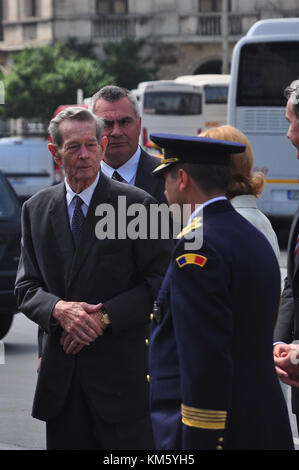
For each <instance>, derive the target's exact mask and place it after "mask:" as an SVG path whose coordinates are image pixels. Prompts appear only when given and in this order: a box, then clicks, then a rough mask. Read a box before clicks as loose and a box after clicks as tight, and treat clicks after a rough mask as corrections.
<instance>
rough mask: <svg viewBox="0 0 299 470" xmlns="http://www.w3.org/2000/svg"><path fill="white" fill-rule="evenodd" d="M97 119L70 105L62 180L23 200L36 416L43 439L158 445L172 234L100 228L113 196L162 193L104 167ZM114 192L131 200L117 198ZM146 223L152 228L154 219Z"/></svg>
mask: <svg viewBox="0 0 299 470" xmlns="http://www.w3.org/2000/svg"><path fill="white" fill-rule="evenodd" d="M102 126H103V125H102V121H101V120H100V119H98V118H97V117H96V116H95V115H94V114H92V113H91V112H90V111H88V110H87V109H85V108H80V107H77V108H74V107H72V108H67V109H65V110H63V111H61V113H59V114H58V115H57V116H55V118H54V119H52V121H51V123H50V127H49V131H50V135H51V138H52V143H50V144H49V150H50V151H51V153H52V155H53V157H54V160H55V162H56V163H57V164H63V167H64V171H65V175H66V178H65V181H64V182H63V183H61V184H58V185H56V186H51V187H49V188H46V189H44V190H43V191H40V192H39V193H37V194H36V195H34V196H33V197H32V198H31V199H29V200H28V201H26V203H25V204H24V206H23V211H22V246H21V258H20V263H19V269H18V273H17V279H16V289H15V293H16V296H17V301H18V306H19V309H20V311H21V312H23V313H24V314H25V315H26V316H27V317H28V318H29V319H31V320H32V321H34V322H35V323H37V324H38V325H39V326H40V327H41V328H42V329H43V330H44V331H45V332H46V333H47V341H46V342H45V349H44V351H43V355H42V361H41V367H40V372H39V375H38V381H37V387H36V393H35V399H34V405H33V416H34V417H35V418H37V419H41V420H43V421H46V424H47V449H49V450H76V449H77V450H91V449H96V450H99V449H100V450H102V449H106V450H108V449H110V450H112V449H123V450H124V449H152V448H153V441H152V430H151V422H150V417H149V398H148V388H149V383H148V378H147V375H148V365H147V356H148V344H147V343H148V338H147V336H148V326H149V318H150V313H151V309H152V304H153V301H154V299H155V297H156V295H157V293H158V289H159V287H160V284H161V282H162V279H163V276H164V273H165V271H166V268H167V265H168V262H169V257H170V251H171V248H172V245H170V241H169V240H162V239H151V238H150V237H149V236H148V235H149V232H147V234H146V237H145V238H144V237H137V238H132V237H131V238H130V236H129V233H127V230H126V229H128V224H129V223H130V221H131V220H132V217H130V216H128V218H125V219H124V226H123V227H122V229H125V230H126V232H125V233H126V236H125V237H123V238H119V237H118V236H112V237H109V236H108V237H106V238H104V239H99V237H98V232H97V229H96V227H97V225H98V223H99V222H100V221H101V220H102V219H103V215H99V214H98V213H97V209H98V208H99V207H101V206H104V207H107V206H109V207H110V208H111V209H112V212H113V213H114V214H115V217H114V218H113V217H112V219H113V220H111V223H112V225H113V224H115V225H114V226H117V227H118V229H119V228H120V225H121V217H119V214H120V212H122V211H123V212H124V214H128V208H129V207H131V206H132V205H134V206H136V204H137V206H138V205H139V206H140V207H141V208H142V209H144V211H145V213H146V216H147V217H148V216H149V215H150V214H149V213H150V209H151V207H152V204H155V200H154V198H153V197H152V196H150V195H149V194H148V193H146V192H145V191H142V190H141V189H139V188H136V187H132V186H129V185H128V184H123V183H119V182H117V181H113V180H112V179H111V178H108V177H107V176H106V175H105V174H104V173H103V172H101V171H99V170H100V160H101V157H102V154H103V152H104V150H105V147H106V144H107V137H105V136H104V137H103V138H101V131H102ZM119 197H122V198H123V200H125V207H124V208H123V206H122V207H119ZM148 230H150V227H148Z"/></svg>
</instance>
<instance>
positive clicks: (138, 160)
mask: <svg viewBox="0 0 299 470" xmlns="http://www.w3.org/2000/svg"><path fill="white" fill-rule="evenodd" d="M90 108H91V109H90V110H91V111H92V112H93V113H94V114H96V115H97V116H98V117H100V118H102V119H103V120H104V129H103V136H107V138H108V144H107V147H106V150H105V155H104V157H103V160H102V161H101V171H102V172H103V173H104V174H105V175H106V176H108V177H109V178H113V179H115V180H117V181H121V182H125V183H128V184H130V185H132V186H136V187H138V188H140V189H143V190H144V191H146V192H147V193H149V194H150V195H151V196H153V197H154V198H155V199H156V200H157V202H158V203H159V204H160V203H167V200H166V198H165V195H164V181H163V179H162V178H161V179H160V178H154V177H153V176H152V172H153V170H154V169H155V168H156V167H157V166H158V165H159V164H160V159H159V158H157V157H154V156H152V155H149V154H148V153H146V152H145V151H144V150H143V149H141V147H140V146H139V144H138V141H139V135H140V128H141V117H140V113H139V107H138V103H137V100H136V98H135V96H134V94H133V93H131V92H129V91H128V90H125V89H123V88H120V87H117V86H113V85H111V86H106V87H104V88H102V89H101V90H99V91H98V92H97V93H96V94H95V95H94V96H93V97H92V102H91V106H90ZM46 340H47V337H46V335H44V333H43V331H42V329H41V328H39V330H38V358H39V359H38V366H37V370H39V367H40V360H41V356H42V351H43V349H44V347H45V342H46Z"/></svg>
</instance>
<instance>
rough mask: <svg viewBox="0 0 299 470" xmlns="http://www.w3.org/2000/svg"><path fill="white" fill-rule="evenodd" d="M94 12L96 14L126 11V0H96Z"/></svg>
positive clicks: (120, 13) (123, 12)
mask: <svg viewBox="0 0 299 470" xmlns="http://www.w3.org/2000/svg"><path fill="white" fill-rule="evenodd" d="M96 12H97V14H98V15H108V14H116V15H123V14H125V13H128V0H97V2H96Z"/></svg>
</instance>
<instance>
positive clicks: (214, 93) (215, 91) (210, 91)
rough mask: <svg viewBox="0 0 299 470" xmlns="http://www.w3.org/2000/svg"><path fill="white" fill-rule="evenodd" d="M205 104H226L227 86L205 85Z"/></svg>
mask: <svg viewBox="0 0 299 470" xmlns="http://www.w3.org/2000/svg"><path fill="white" fill-rule="evenodd" d="M204 89H205V104H226V103H227V96H228V86H225V85H206V86H205V87H204Z"/></svg>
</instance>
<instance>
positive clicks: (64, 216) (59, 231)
mask: <svg viewBox="0 0 299 470" xmlns="http://www.w3.org/2000/svg"><path fill="white" fill-rule="evenodd" d="M49 216H50V219H51V223H52V226H53V231H54V233H55V235H56V238H57V242H58V245H59V247H60V251H61V254H62V257H63V262H64V266H65V267H66V269H65V272H66V273H69V270H70V268H71V264H72V258H73V254H74V245H73V238H72V233H71V228H70V223H69V217H68V213H67V206H66V191H65V185H64V183H61V184H59V185H57V186H56V188H55V193H54V197H53V199H52V203H51V206H50V211H49ZM66 282H67V280H66Z"/></svg>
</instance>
